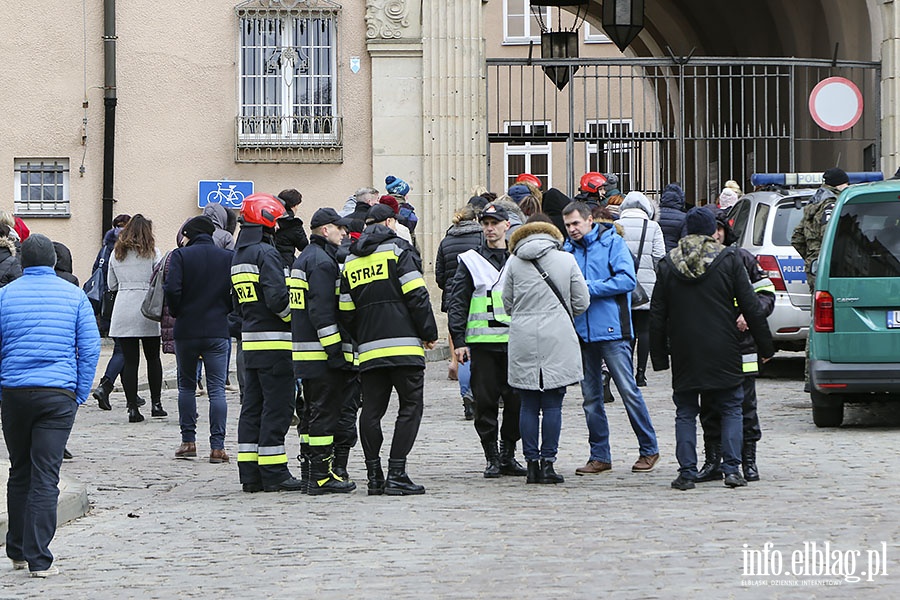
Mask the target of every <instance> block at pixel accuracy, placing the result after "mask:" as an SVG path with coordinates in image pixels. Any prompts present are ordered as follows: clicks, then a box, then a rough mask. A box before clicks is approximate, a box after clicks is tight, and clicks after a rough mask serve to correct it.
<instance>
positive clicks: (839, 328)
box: [809, 181, 900, 427]
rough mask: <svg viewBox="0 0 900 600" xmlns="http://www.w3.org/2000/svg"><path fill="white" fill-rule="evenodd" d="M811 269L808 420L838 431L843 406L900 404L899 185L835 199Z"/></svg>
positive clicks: (862, 188)
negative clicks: (810, 413)
mask: <svg viewBox="0 0 900 600" xmlns="http://www.w3.org/2000/svg"><path fill="white" fill-rule="evenodd" d="M814 270H815V273H816V291H815V294H814V297H813V310H812V313H813V326H812V327H811V328H810V333H809V359H810V395H811V399H812V411H813V421H814V422H815V424H816V425H817V426H819V427H837V426H839V425H840V424H841V423H842V422H843V419H844V403H845V402H871V401H874V400H889V399H894V400H900V181H883V182H878V183H867V184H861V185H854V186H851V187H849V188H847V189H846V190H845V191H844V192H843V193H842V194H841V195H840V197H839V198H838V200H837V203H836V204H835V206H834V211H833V212H832V214H831V217H830V219H829V221H828V225H827V227H826V230H825V237H824V238H823V240H822V249H821V252H820V254H819V260H818V263H817V264H816V265H815V266H814Z"/></svg>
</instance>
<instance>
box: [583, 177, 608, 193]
mask: <svg viewBox="0 0 900 600" xmlns="http://www.w3.org/2000/svg"><path fill="white" fill-rule="evenodd" d="M605 184H606V177H604V176H603V174H602V173H597V172H596V171H591V172H589V173H585V174H584V175H582V176H581V182H580V183H579V184H578V188H579V189H580V190H581V191H582V192H587V193H588V194H597V193H599V192H600V190H601V189H602V188H603V186H604V185H605Z"/></svg>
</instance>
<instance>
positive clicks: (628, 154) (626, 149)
mask: <svg viewBox="0 0 900 600" xmlns="http://www.w3.org/2000/svg"><path fill="white" fill-rule="evenodd" d="M591 125H606V127H607V130H609V128H610V127H611V126H612V125H628V130H629V131H630V132H632V133H634V119H590V120H588V121H586V122H585V128H584V130H585V131H586V132H588V133H589V132H590V130H591ZM606 153H607V157H606V161H605V163H606V165H607V166H606V167H603V168H601V171H602V172H606V173H609V172H611V169H612V167H611V166H609V165H611V164H612V162H613V161H612V160H611V156H612V155H613V154H624V155H625V158H624V159H623V160H622V163H623V164H625V165H627V166H628V169H627V170H622V172H621V173H614V174H615V175H617V176H618V177H619V182H620V183H619V189H620V190H621V189H626V188H625V187H623V186H626V184H627V187H630V186H631V185H632V182H633V181H634V176H635V172H634V168H635V165H634V155H633V154H632V147H631V145H630V144H627V143H624V144H623V143H618V144H617V143H613V144H612V145H611V146H610V147H609V148H607V149H606ZM593 155H596V156H597V157H598V160H597V164H598V165H599V164H600V160H599V155H600V149H599V146H598V144H596V143H594V142H588V143H587V144H585V162H584V164H585V170H586V171H587V170H590V169H591V156H593Z"/></svg>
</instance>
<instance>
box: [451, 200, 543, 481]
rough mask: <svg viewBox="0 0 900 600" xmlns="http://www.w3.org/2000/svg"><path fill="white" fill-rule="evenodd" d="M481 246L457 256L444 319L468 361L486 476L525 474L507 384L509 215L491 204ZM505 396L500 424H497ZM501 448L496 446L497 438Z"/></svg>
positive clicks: (514, 398) (460, 356)
mask: <svg viewBox="0 0 900 600" xmlns="http://www.w3.org/2000/svg"><path fill="white" fill-rule="evenodd" d="M479 219H480V220H481V225H482V228H483V231H484V244H482V245H480V246H478V247H477V248H474V249H472V250H468V251H467V252H464V253H462V254H460V256H459V267H457V269H456V275H455V276H454V278H453V287H452V288H451V289H452V292H451V294H450V298H449V304H448V312H447V319H448V322H449V325H450V336H451V337H452V339H453V347H454V348H455V350H454V352H455V353H456V359H457V360H458V361H459V362H461V363H465V362H468V360H469V359H470V358H471V359H472V396H473V398H474V399H475V431H476V432H478V437H479V438H480V439H481V446H482V448H483V449H484V456H485V459H487V465H486V466H485V469H484V476H485V477H488V478H495V477H500V476H501V475H516V476H522V477H524V476H525V475H526V474H527V473H528V471H527V469H525V467H523V466H522V465H520V464H519V463H518V462H517V461H516V457H515V452H516V442H518V441H519V439H520V437H521V436H520V435H519V406H520V403H519V396H518V394H516V392H515V390H513V389H512V388H511V387H510V385H509V382H508V377H507V350H508V348H507V346H508V343H509V322H510V319H509V315H507V314H506V311H505V310H504V308H503V300H502V297H501V296H502V292H503V279H502V278H501V272H502V271H503V267H504V265H506V261H507V259H508V258H509V250H508V249H507V247H506V232H507V230H508V229H509V226H510V224H509V215H508V213H507V212H506V209H504V208H503V207H502V206H498V205H497V204H495V203H491V204H488V205H487V206H485V207H484V210H483V211H481V214H480V215H479ZM501 399H502V400H503V424H502V426H501V425H500V423H499V413H500V400H501ZM498 437H499V438H500V448H499V449H498V448H497V438H498Z"/></svg>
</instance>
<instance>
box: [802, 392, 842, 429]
mask: <svg viewBox="0 0 900 600" xmlns="http://www.w3.org/2000/svg"><path fill="white" fill-rule="evenodd" d="M810 397H811V399H812V413H813V423H815V424H816V427H840V426H841V423H843V422H844V403H843V402H842V401H841V400H838V399H837V398H836V397H835V396H827V395H825V394H822V393H820V392H815V391H813V392H811V393H810Z"/></svg>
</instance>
